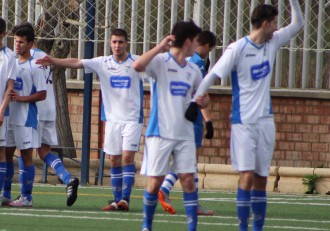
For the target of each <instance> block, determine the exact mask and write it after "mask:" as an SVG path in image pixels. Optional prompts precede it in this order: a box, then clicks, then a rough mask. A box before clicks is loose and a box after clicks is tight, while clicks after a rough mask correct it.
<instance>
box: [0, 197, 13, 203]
mask: <svg viewBox="0 0 330 231" xmlns="http://www.w3.org/2000/svg"><path fill="white" fill-rule="evenodd" d="M0 202H1V204H0V205H1V206H9V204H10V203H11V202H12V200H11V199H9V198H7V197H4V196H2V195H1V196H0Z"/></svg>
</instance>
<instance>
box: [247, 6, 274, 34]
mask: <svg viewBox="0 0 330 231" xmlns="http://www.w3.org/2000/svg"><path fill="white" fill-rule="evenodd" d="M277 15H278V9H277V8H276V7H275V6H272V5H269V4H260V5H258V6H257V7H256V8H254V10H253V12H252V14H251V19H250V20H251V24H252V26H253V27H254V28H256V29H258V28H260V27H261V24H262V23H263V22H264V21H265V20H267V21H268V22H270V21H272V20H273V19H274V18H275V17H276V16H277Z"/></svg>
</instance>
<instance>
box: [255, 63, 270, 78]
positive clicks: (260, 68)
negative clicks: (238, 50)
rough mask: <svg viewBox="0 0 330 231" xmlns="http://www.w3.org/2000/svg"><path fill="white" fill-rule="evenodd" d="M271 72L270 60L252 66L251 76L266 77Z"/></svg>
mask: <svg viewBox="0 0 330 231" xmlns="http://www.w3.org/2000/svg"><path fill="white" fill-rule="evenodd" d="M269 72H270V65H269V62H268V61H265V62H263V63H261V64H259V65H254V66H251V77H252V79H253V80H259V79H263V78H265V77H266V76H267V75H268V74H269Z"/></svg>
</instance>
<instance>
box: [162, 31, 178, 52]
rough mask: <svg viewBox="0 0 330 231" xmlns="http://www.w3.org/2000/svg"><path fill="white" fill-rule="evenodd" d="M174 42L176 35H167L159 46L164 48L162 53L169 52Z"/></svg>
mask: <svg viewBox="0 0 330 231" xmlns="http://www.w3.org/2000/svg"><path fill="white" fill-rule="evenodd" d="M174 40H175V36H174V35H167V36H166V37H165V38H163V40H162V41H161V42H160V44H159V46H160V47H161V48H162V52H166V51H169V50H170V48H171V46H172V42H173V41H174Z"/></svg>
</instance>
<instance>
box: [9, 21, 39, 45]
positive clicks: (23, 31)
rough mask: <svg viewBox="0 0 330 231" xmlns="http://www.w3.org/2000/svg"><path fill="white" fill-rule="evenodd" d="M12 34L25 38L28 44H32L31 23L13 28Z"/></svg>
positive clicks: (32, 32) (32, 31)
mask: <svg viewBox="0 0 330 231" xmlns="http://www.w3.org/2000/svg"><path fill="white" fill-rule="evenodd" d="M12 31H13V34H14V35H16V36H20V37H26V40H27V41H28V42H34V36H35V35H34V28H33V26H32V25H31V23H28V22H26V23H22V24H20V25H16V26H14V28H13V30H12Z"/></svg>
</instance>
